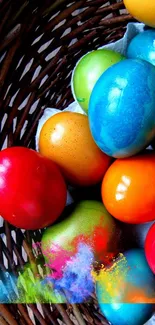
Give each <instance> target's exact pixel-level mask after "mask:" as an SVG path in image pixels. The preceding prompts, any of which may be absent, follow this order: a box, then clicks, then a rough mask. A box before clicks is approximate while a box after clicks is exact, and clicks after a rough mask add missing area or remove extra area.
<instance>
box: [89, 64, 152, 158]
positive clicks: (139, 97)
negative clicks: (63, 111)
mask: <svg viewBox="0 0 155 325" xmlns="http://www.w3.org/2000/svg"><path fill="white" fill-rule="evenodd" d="M154 85H155V67H154V66H153V65H151V64H150V63H148V62H146V61H142V60H132V59H128V60H124V61H121V62H119V63H117V64H115V65H113V66H112V67H110V68H109V69H108V70H106V72H104V73H103V74H102V76H101V77H100V78H99V80H98V81H97V83H96V85H95V87H94V89H93V91H92V94H91V97H90V102H89V111H88V116H89V124H90V129H91V133H92V136H93V138H94V140H95V142H96V144H97V145H98V147H99V148H100V149H101V150H102V151H103V152H105V153H106V154H108V155H109V156H113V157H115V158H124V157H129V156H132V155H134V154H136V153H138V152H140V151H141V150H142V149H143V148H145V147H146V146H147V145H148V144H149V143H150V142H151V141H152V139H153V138H154V136H155V86H154Z"/></svg>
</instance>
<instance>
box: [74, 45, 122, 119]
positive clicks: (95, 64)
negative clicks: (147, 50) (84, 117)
mask: <svg viewBox="0 0 155 325" xmlns="http://www.w3.org/2000/svg"><path fill="white" fill-rule="evenodd" d="M123 59H125V58H124V56H122V55H121V54H119V53H117V52H114V51H111V50H108V49H100V50H95V51H92V52H90V53H88V54H86V55H84V56H83V57H82V58H81V59H80V61H79V62H78V63H77V65H76V67H75V69H74V71H73V74H72V82H71V87H72V93H73V96H74V98H75V100H76V101H77V102H78V103H79V105H80V106H81V107H82V109H83V110H84V111H85V112H86V113H87V112H88V105H89V99H90V95H91V92H92V90H93V88H94V86H95V83H96V82H97V80H98V79H99V77H100V76H101V75H102V74H103V73H104V71H106V70H107V69H108V68H109V67H110V66H112V65H113V64H115V63H117V62H119V61H121V60H123Z"/></svg>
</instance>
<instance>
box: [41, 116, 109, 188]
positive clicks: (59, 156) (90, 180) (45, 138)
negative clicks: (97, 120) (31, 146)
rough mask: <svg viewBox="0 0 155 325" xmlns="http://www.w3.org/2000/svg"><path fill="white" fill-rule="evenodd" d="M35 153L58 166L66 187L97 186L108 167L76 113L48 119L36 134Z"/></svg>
mask: <svg viewBox="0 0 155 325" xmlns="http://www.w3.org/2000/svg"><path fill="white" fill-rule="evenodd" d="M39 151H40V153H41V154H42V155H43V156H45V157H47V158H50V159H52V160H53V161H54V162H55V163H57V164H58V166H59V167H60V169H61V171H62V173H63V174H64V176H65V178H66V179H67V181H69V183H71V184H76V185H80V186H89V185H94V184H96V183H98V182H100V181H101V180H102V177H103V175H104V174H105V172H106V170H107V169H108V167H109V165H110V163H111V158H110V157H108V156H107V155H106V154H104V153H103V152H102V151H101V150H100V149H99V148H98V147H97V145H96V143H95V142H94V140H93V138H92V135H91V132H90V129H89V123H88V117H87V116H86V115H83V114H80V113H73V112H62V113H59V114H55V115H54V116H52V117H51V118H49V119H48V120H47V121H46V122H45V124H44V126H43V128H42V130H41V133H40V138H39Z"/></svg>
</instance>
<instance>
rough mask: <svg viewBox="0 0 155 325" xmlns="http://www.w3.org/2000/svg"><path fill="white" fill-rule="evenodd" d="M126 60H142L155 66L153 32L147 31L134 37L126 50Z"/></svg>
mask: <svg viewBox="0 0 155 325" xmlns="http://www.w3.org/2000/svg"><path fill="white" fill-rule="evenodd" d="M127 58H129V59H142V60H145V61H148V62H150V63H151V64H153V65H155V30H154V29H149V30H146V31H145V32H143V33H140V34H138V35H136V36H135V37H134V38H133V39H132V41H131V42H130V44H129V46H128V49H127Z"/></svg>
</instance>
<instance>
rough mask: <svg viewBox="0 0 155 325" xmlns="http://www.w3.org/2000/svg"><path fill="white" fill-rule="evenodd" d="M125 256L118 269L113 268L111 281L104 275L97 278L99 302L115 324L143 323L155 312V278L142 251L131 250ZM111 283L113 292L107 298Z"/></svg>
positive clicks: (106, 315) (138, 324)
mask: <svg viewBox="0 0 155 325" xmlns="http://www.w3.org/2000/svg"><path fill="white" fill-rule="evenodd" d="M124 257H125V259H124V258H122V260H121V259H120V264H119V266H118V269H117V268H116V267H115V268H114V269H112V271H111V272H112V273H113V278H112V276H111V283H110V282H109V283H108V282H106V281H104V277H103V279H101V278H99V280H98V281H97V285H96V293H97V299H98V303H99V306H100V309H101V311H102V313H103V314H104V316H105V317H106V318H107V320H108V321H109V322H111V323H112V325H143V324H144V323H145V322H146V321H148V320H149V319H150V318H151V316H152V314H153V312H154V311H155V289H154V288H155V277H154V275H153V273H152V272H151V270H150V268H149V266H148V264H147V262H146V258H145V254H144V251H143V250H141V249H132V250H129V251H127V252H126V253H125V254H124ZM125 261H126V262H125ZM102 272H103V271H102ZM110 286H111V287H113V289H114V291H113V292H114V293H113V295H112V294H111V297H110V296H109V300H108V301H106V300H105V297H106V294H107V292H108V291H107V288H109V287H110ZM125 293H127V294H128V295H127V296H126V297H130V300H129V302H128V301H127V300H126V299H125ZM141 297H142V298H141ZM144 297H146V300H145V298H144ZM149 297H150V301H149V299H148V298H149ZM151 297H152V299H151ZM138 299H139V300H138ZM140 299H142V300H140ZM136 302H137V303H136Z"/></svg>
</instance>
